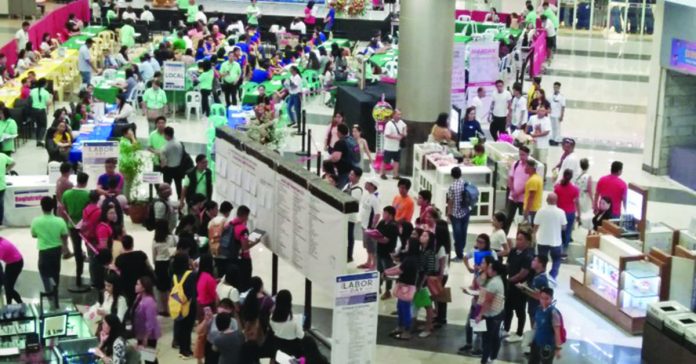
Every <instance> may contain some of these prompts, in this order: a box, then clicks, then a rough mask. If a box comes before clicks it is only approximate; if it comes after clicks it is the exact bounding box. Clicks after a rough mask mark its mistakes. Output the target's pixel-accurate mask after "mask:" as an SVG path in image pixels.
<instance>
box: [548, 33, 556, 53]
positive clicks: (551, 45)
mask: <svg viewBox="0 0 696 364" xmlns="http://www.w3.org/2000/svg"><path fill="white" fill-rule="evenodd" d="M546 48H547V49H549V50H552V51H553V50H555V49H556V36H555V35H554V36H553V37H546Z"/></svg>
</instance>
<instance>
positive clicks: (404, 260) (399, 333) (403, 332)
mask: <svg viewBox="0 0 696 364" xmlns="http://www.w3.org/2000/svg"><path fill="white" fill-rule="evenodd" d="M417 230H420V229H417ZM412 233H414V232H412ZM419 261H420V243H419V241H418V238H417V237H409V239H408V242H407V243H406V244H405V249H404V250H403V251H402V253H401V254H399V271H400V274H399V277H398V278H397V279H396V289H397V290H398V289H406V288H407V287H408V288H410V289H414V288H415V287H416V283H417V282H418V270H419V269H418V268H419ZM396 298H397V300H396V314H397V317H398V322H399V325H398V327H397V328H396V329H395V330H394V331H392V332H391V333H390V334H389V336H391V337H393V338H395V339H399V340H410V339H411V329H412V327H411V323H412V322H413V316H412V305H413V297H411V299H410V300H407V299H406V298H407V297H400V296H399V294H398V293H397V295H396Z"/></svg>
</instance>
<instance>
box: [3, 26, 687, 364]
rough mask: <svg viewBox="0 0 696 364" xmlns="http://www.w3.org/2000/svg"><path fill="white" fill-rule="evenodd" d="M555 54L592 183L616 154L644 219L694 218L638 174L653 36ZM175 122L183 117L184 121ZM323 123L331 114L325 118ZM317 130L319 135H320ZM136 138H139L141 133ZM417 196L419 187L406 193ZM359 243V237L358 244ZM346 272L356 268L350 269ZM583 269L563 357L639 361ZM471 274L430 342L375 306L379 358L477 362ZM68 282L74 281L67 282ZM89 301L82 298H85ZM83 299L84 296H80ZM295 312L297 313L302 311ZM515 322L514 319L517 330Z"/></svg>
mask: <svg viewBox="0 0 696 364" xmlns="http://www.w3.org/2000/svg"><path fill="white" fill-rule="evenodd" d="M18 25H19V22H18V21H16V20H2V21H0V42H5V41H7V40H8V39H10V38H11V37H12V35H13V34H14V32H15V31H16V29H17V27H18ZM558 46H559V52H558V54H557V56H556V57H555V59H554V61H553V63H552V64H551V65H550V66H549V67H548V69H547V70H546V73H545V75H544V78H543V81H542V87H543V88H545V89H547V90H549V91H550V89H551V86H552V84H553V82H555V81H559V82H561V83H562V84H563V93H564V94H565V95H566V97H567V99H568V109H567V111H566V121H565V122H564V125H563V135H564V136H572V137H576V138H578V141H579V146H578V150H577V152H578V154H580V155H581V156H582V157H587V158H590V160H591V169H590V173H591V174H592V176H593V178H594V179H595V180H596V179H597V178H598V177H600V176H602V175H604V174H606V173H607V172H608V170H609V165H610V163H611V161H613V160H621V161H623V162H624V166H625V171H624V178H625V179H626V180H628V181H632V182H635V183H638V184H641V185H644V186H647V187H651V188H653V189H654V190H655V191H656V193H654V194H651V196H652V197H651V201H650V204H649V209H648V218H649V219H650V220H653V221H669V222H670V225H672V226H674V227H679V228H680V227H686V226H688V223H689V219H690V217H691V216H694V214H696V207H694V206H695V204H694V202H695V199H696V195H695V194H694V192H693V191H689V190H687V189H685V188H684V187H683V186H681V185H679V184H677V183H675V182H673V181H671V180H669V179H668V178H665V177H658V176H653V175H649V174H647V173H645V172H643V171H642V169H641V164H642V155H641V153H642V144H643V138H644V130H645V123H646V115H645V105H646V102H647V100H646V96H645V95H646V89H647V78H648V77H649V76H650V75H649V74H648V68H649V63H650V49H651V46H652V42H650V41H649V40H643V41H639V40H635V39H624V38H622V37H617V36H602V35H601V34H600V35H592V36H587V35H586V34H583V33H581V34H579V35H577V36H574V35H573V34H562V35H561V36H560V37H559V41H558ZM308 112H310V113H313V114H315V115H329V114H330V112H331V111H330V110H329V109H327V108H325V107H324V106H323V105H321V103H320V102H318V101H314V102H311V103H310V105H308ZM180 118H181V117H180ZM324 120H325V121H328V117H325V119H324ZM137 122H138V124H139V126H140V128H139V129H140V130H144V129H146V124H145V122H144V120H143V119H142V117H141V118H139V119H138V120H137ZM173 126H174V128H175V129H176V131H177V135H182V140H183V141H185V142H191V143H202V142H204V140H205V139H204V138H205V137H204V135H205V134H204V123H203V122H197V121H189V122H187V121H185V120H181V119H177V120H175V121H174V123H173ZM309 127H311V128H312V129H313V130H314V132H315V133H316V134H318V135H323V133H324V132H325V128H326V127H325V126H324V125H318V124H313V125H310V126H309ZM316 134H315V135H316ZM141 136H142V135H141ZM287 149H288V150H291V151H292V150H297V149H299V138H297V137H295V138H293V139H291V140H289V142H288V145H287ZM44 153H45V151H44V150H42V149H38V148H36V147H34V146H33V144H27V145H25V146H23V147H22V148H21V149H20V150H19V151H18V153H17V154H16V157H17V160H18V166H17V168H16V169H17V171H18V172H19V173H20V174H23V175H28V174H43V173H45V165H44V164H41V163H35V161H36V160H44V159H45V154H44ZM559 156H560V151H559V149H558V148H555V149H552V151H551V153H550V156H549V160H550V161H554V160H558V159H559ZM395 194H396V186H395V183H394V182H391V181H390V182H387V183H384V184H383V187H382V194H381V199H382V201H381V202H382V203H383V204H385V205H386V204H388V203H389V202H390V200H391V198H392V196H394V195H395ZM412 194H414V195H415V191H412ZM127 230H128V232H129V233H130V234H132V235H133V236H134V238H135V242H136V248H137V249H142V250H143V251H145V252H146V253H148V254H150V251H151V249H150V245H151V241H152V234H151V233H150V232H147V231H145V230H144V229H143V228H142V227H139V226H131V225H128V226H127ZM490 231H491V228H490V227H489V226H488V224H472V226H471V227H470V230H469V233H470V234H471V235H473V234H477V233H483V232H490ZM0 234H2V236H3V237H5V238H7V239H9V240H10V241H13V242H14V243H16V244H17V245H18V246H19V248H20V250H21V252H22V254H23V255H24V257H25V268H24V269H25V273H24V274H23V275H22V276H20V281H19V291H20V293H21V294H22V295H23V297H26V298H28V299H32V298H34V297H36V296H37V295H38V291H37V288H36V287H38V286H39V285H38V276H37V273H36V272H37V266H36V256H37V254H36V249H35V241H34V239H32V238H31V236H30V234H29V231H28V229H14V228H5V229H3V230H1V232H0ZM584 234H585V232H584V231H582V230H578V231H576V234H575V239H576V240H577V241H581V240H582V239H583V236H584ZM360 246H361V244H360V243H357V244H356V247H360ZM253 258H254V274H256V275H259V276H261V277H262V278H263V279H264V280H266V281H267V282H270V277H271V269H270V265H271V264H270V262H271V254H270V252H269V251H268V250H266V249H264V248H263V247H258V248H256V249H255V250H254V251H253ZM364 258H365V254H364V251H363V250H362V249H360V248H356V261H357V263H361V262H362V260H363V259H364ZM351 267H353V268H352V270H355V268H354V266H351ZM279 269H280V276H281V277H282V280H281V282H280V288H285V289H289V290H291V292H293V296H294V304H296V305H302V304H303V303H304V293H303V292H304V279H303V277H302V276H301V275H300V273H298V272H297V271H295V270H294V269H293V268H292V267H291V266H289V265H288V264H285V263H284V262H281V263H280V267H279ZM73 272H74V262H73V261H64V262H63V269H62V273H63V274H64V275H65V276H67V277H70V276H72V275H73ZM578 273H579V267H578V266H574V265H563V266H562V268H561V275H560V277H559V279H558V282H559V290H558V291H559V293H558V297H557V299H558V307H559V308H560V310H561V311H562V312H563V314H564V318H565V323H566V327H567V328H568V336H569V340H570V341H569V345H567V347H566V349H565V350H564V351H563V358H562V359H561V360H560V361H558V362H561V363H622V364H623V363H640V352H639V350H640V346H641V338H640V337H639V336H631V335H628V334H626V333H625V332H623V331H622V330H621V329H619V328H617V327H616V326H615V325H613V324H612V323H611V322H610V321H609V320H607V319H606V318H605V317H604V316H602V315H601V314H600V313H598V312H597V311H595V310H594V309H592V308H590V307H588V306H586V305H585V304H584V303H582V302H581V301H579V300H577V299H576V298H575V297H574V296H573V294H572V293H571V292H570V289H569V277H570V276H571V275H573V274H578ZM471 278H472V277H471V275H470V274H469V273H468V272H467V271H466V269H465V268H464V267H463V266H462V265H453V266H452V268H451V277H450V283H449V285H450V286H451V287H452V292H453V303H452V304H450V306H449V310H448V311H449V312H448V315H449V325H448V326H446V327H445V328H443V329H442V330H441V331H439V332H438V333H437V334H436V335H434V336H433V337H431V338H427V339H417V338H414V339H412V340H411V341H410V342H408V343H403V342H398V341H396V340H393V339H391V338H389V337H388V336H387V335H386V333H387V332H388V331H389V330H391V328H392V327H393V325H394V321H395V320H394V317H393V316H391V315H390V314H391V312H392V311H394V309H395V302H394V301H393V300H388V301H385V302H380V320H379V337H378V339H377V344H378V348H377V362H378V363H394V362H399V363H402V364H411V363H413V364H416V363H476V362H478V361H479V359H478V358H470V357H463V356H458V355H456V351H457V348H458V347H459V346H461V345H462V344H463V340H464V335H463V325H464V323H465V319H466V315H467V311H468V307H469V298H468V297H467V296H466V295H464V294H463V293H462V292H461V290H460V289H459V287H462V286H466V285H468V284H469V283H470V282H471ZM66 279H68V280H69V279H70V278H66ZM90 299H91V298H82V299H81V300H82V301H89V300H90ZM84 303H89V302H84ZM331 304H332V300H331V297H330V292H325V291H321V290H320V289H318V288H317V289H315V290H314V292H313V306H314V307H315V310H314V311H313V315H314V317H315V319H314V322H315V326H316V328H317V329H318V330H319V331H321V332H322V333H324V334H326V335H328V334H330V331H329V329H328V328H327V327H326V326H325V325H324V324H323V323H325V322H327V321H330V320H325V319H322V317H328V315H329V314H330V312H329V309H330V307H331ZM297 313H300V311H299V310H298V311H297ZM161 322H162V325H163V327H164V330H163V332H164V334H165V336H164V337H163V338H162V339H161V343H162V346H161V347H162V350H161V351H160V354H161V355H160V361H161V362H167V363H177V362H179V360H178V359H177V358H176V353H175V352H174V351H173V350H171V349H167V348H168V347H169V345H168V344H169V342H170V339H171V321H170V320H162V321H161ZM514 327H515V325H514V324H513V328H514ZM500 359H501V361H502V362H525V360H524V357H523V355H522V354H521V351H520V348H519V345H518V344H503V350H502V352H501V355H500Z"/></svg>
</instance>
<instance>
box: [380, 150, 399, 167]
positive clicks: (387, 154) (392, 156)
mask: <svg viewBox="0 0 696 364" xmlns="http://www.w3.org/2000/svg"><path fill="white" fill-rule="evenodd" d="M400 160H401V151H400V150H399V151H396V152H392V151H390V150H385V151H384V163H387V164H389V163H391V162H392V161H394V162H396V163H399V161H400Z"/></svg>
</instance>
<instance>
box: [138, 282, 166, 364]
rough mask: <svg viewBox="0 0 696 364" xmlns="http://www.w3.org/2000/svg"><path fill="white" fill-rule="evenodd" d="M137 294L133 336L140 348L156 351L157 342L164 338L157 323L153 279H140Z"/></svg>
mask: <svg viewBox="0 0 696 364" xmlns="http://www.w3.org/2000/svg"><path fill="white" fill-rule="evenodd" d="M135 293H136V295H137V296H136V297H135V302H134V303H133V307H132V312H133V320H132V323H133V334H134V335H135V338H136V339H137V340H138V346H143V347H148V348H151V349H156V348H157V340H158V339H159V338H160V336H162V332H161V330H160V325H159V322H158V321H157V301H156V300H155V292H154V283H153V282H152V278H150V277H148V276H143V277H140V278H139V279H138V280H137V282H136V283H135ZM155 362H157V361H156V360H155ZM155 362H148V361H146V362H145V363H148V364H149V363H155Z"/></svg>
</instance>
